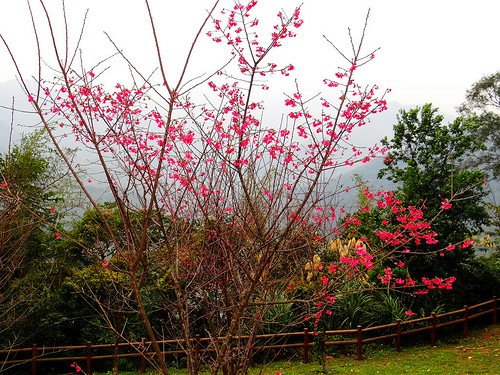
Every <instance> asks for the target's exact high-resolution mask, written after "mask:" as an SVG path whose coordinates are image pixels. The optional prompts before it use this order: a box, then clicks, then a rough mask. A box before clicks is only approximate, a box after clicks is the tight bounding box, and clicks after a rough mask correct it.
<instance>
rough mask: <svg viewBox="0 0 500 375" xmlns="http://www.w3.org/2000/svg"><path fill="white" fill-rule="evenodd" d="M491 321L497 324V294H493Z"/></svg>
mask: <svg viewBox="0 0 500 375" xmlns="http://www.w3.org/2000/svg"><path fill="white" fill-rule="evenodd" d="M491 322H492V323H493V324H497V296H493V317H492V318H491Z"/></svg>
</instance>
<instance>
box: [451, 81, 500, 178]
mask: <svg viewBox="0 0 500 375" xmlns="http://www.w3.org/2000/svg"><path fill="white" fill-rule="evenodd" d="M465 99H466V100H465V102H464V103H463V104H462V105H461V106H460V108H459V110H460V112H461V113H462V114H463V115H464V116H467V117H477V121H478V124H479V127H478V130H477V132H476V136H477V137H478V139H479V140H480V141H482V142H485V143H486V145H487V146H488V148H487V149H486V150H484V151H483V152H481V153H479V154H478V155H475V156H476V157H475V158H471V165H473V166H481V167H482V168H483V169H484V170H485V171H486V172H488V173H489V174H490V175H491V177H493V178H495V179H496V178H498V176H499V175H500V155H499V151H498V150H499V149H500V72H497V73H493V74H490V75H487V76H484V77H483V78H481V79H480V80H479V81H477V82H476V83H474V84H473V85H472V87H471V88H470V89H469V90H468V91H467V94H466V97H465Z"/></svg>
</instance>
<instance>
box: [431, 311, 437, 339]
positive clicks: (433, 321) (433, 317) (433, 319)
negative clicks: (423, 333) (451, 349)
mask: <svg viewBox="0 0 500 375" xmlns="http://www.w3.org/2000/svg"><path fill="white" fill-rule="evenodd" d="M431 316H432V330H431V345H432V346H436V313H432V315H431Z"/></svg>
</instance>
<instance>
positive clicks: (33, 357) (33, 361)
mask: <svg viewBox="0 0 500 375" xmlns="http://www.w3.org/2000/svg"><path fill="white" fill-rule="evenodd" d="M37 357H38V347H37V346H36V344H33V346H32V347H31V375H36V373H37V370H38V366H37V363H36V359H37Z"/></svg>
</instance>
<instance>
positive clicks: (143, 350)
mask: <svg viewBox="0 0 500 375" xmlns="http://www.w3.org/2000/svg"><path fill="white" fill-rule="evenodd" d="M140 349H141V354H142V355H141V368H140V369H139V372H140V373H141V374H144V373H145V372H146V345H145V343H144V337H143V338H142V339H141V346H140Z"/></svg>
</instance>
